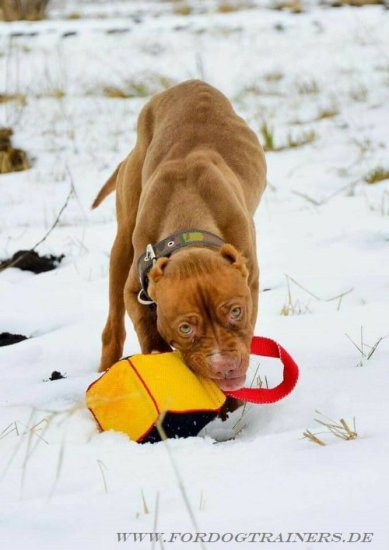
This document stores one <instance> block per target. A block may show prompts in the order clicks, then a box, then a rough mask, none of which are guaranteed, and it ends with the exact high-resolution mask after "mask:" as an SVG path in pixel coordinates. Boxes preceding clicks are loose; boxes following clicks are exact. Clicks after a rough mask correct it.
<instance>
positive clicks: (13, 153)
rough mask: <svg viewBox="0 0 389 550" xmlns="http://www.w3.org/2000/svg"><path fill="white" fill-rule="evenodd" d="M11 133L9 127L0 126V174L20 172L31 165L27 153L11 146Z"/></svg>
mask: <svg viewBox="0 0 389 550" xmlns="http://www.w3.org/2000/svg"><path fill="white" fill-rule="evenodd" d="M12 134H13V130H12V129H11V128H0V174H8V173H10V172H21V171H22V170H28V169H29V168H30V167H31V164H30V161H29V159H28V156H27V153H26V152H25V151H23V150H22V149H15V147H13V145H12V142H11V137H12Z"/></svg>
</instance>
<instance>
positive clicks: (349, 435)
mask: <svg viewBox="0 0 389 550" xmlns="http://www.w3.org/2000/svg"><path fill="white" fill-rule="evenodd" d="M316 412H317V413H318V414H320V415H321V416H322V417H323V418H322V419H319V418H315V419H314V420H315V422H317V423H318V424H320V425H321V426H324V427H325V428H327V430H328V431H329V432H330V433H331V434H332V435H333V436H334V437H337V438H339V439H343V441H352V440H354V439H356V438H357V437H358V433H357V430H356V426H355V417H354V418H353V427H352V429H351V428H350V426H349V425H348V423H347V422H346V420H345V419H344V418H341V419H340V420H339V421H338V422H335V421H334V420H331V418H328V417H327V416H325V415H323V414H322V413H321V412H319V411H316ZM321 433H322V432H321ZM318 435H320V434H318V433H313V432H311V431H310V430H305V432H303V439H308V440H309V441H312V443H316V444H317V445H320V446H322V447H325V445H326V443H325V442H324V441H323V439H320V438H319V437H318Z"/></svg>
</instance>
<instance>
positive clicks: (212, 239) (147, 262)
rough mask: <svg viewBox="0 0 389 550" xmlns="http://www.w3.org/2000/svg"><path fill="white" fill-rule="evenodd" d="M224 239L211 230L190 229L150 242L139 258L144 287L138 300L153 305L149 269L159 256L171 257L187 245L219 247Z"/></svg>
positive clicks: (139, 272)
mask: <svg viewBox="0 0 389 550" xmlns="http://www.w3.org/2000/svg"><path fill="white" fill-rule="evenodd" d="M223 244H225V243H224V241H223V239H221V238H220V237H218V236H217V235H215V234H214V233H211V232H210V231H202V230H199V229H188V230H185V231H178V232H177V233H173V235H170V236H169V237H166V239H163V240H162V241H159V242H158V243H157V244H148V245H147V246H146V250H145V251H144V253H143V254H142V255H141V256H139V258H138V260H137V268H138V275H139V280H140V283H141V285H142V288H141V290H140V292H139V294H138V301H139V302H140V303H141V304H144V305H151V304H153V303H154V301H153V300H152V299H151V298H150V296H149V295H148V293H147V289H148V286H149V277H148V274H149V271H150V269H151V268H152V267H153V265H154V264H155V262H156V261H157V260H158V258H169V257H170V256H171V255H172V254H173V253H174V252H176V251H177V250H180V249H181V248H184V247H187V246H209V247H211V248H215V249H219V248H221V247H222V246H223Z"/></svg>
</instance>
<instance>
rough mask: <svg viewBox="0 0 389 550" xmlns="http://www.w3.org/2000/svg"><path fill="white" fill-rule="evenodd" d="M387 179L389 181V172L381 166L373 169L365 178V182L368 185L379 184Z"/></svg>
mask: <svg viewBox="0 0 389 550" xmlns="http://www.w3.org/2000/svg"><path fill="white" fill-rule="evenodd" d="M387 179H389V170H388V169H386V168H383V167H382V166H377V168H374V169H373V170H371V171H370V172H369V173H368V174H366V176H365V181H366V182H367V183H370V184H374V183H379V182H380V181H384V180H387Z"/></svg>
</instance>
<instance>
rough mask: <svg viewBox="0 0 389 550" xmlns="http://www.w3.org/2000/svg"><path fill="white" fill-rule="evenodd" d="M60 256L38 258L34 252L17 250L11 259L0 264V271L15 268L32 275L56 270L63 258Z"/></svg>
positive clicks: (62, 255)
mask: <svg viewBox="0 0 389 550" xmlns="http://www.w3.org/2000/svg"><path fill="white" fill-rule="evenodd" d="M64 257H65V256H64V254H61V255H60V256H53V255H52V254H50V255H47V256H39V254H38V253H37V252H35V251H34V250H19V251H18V252H15V254H14V255H13V256H12V258H9V259H8V260H4V261H2V262H0V271H1V270H2V269H6V268H7V267H17V268H18V269H21V270H23V271H32V272H33V273H43V272H45V271H52V270H53V269H55V268H57V267H58V266H59V264H60V263H61V261H62V259H63V258H64Z"/></svg>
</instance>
